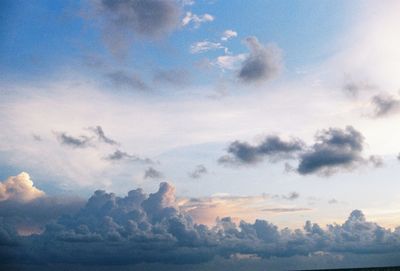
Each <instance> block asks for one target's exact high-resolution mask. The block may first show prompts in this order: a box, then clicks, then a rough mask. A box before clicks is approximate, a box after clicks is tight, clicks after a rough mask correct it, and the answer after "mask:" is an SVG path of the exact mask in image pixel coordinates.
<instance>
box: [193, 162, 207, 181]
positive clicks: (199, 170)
mask: <svg viewBox="0 0 400 271" xmlns="http://www.w3.org/2000/svg"><path fill="white" fill-rule="evenodd" d="M207 173H208V170H207V168H206V167H205V166H204V165H197V166H196V168H195V169H194V170H193V171H192V172H189V176H190V178H193V179H199V178H201V177H202V176H203V175H205V174H207Z"/></svg>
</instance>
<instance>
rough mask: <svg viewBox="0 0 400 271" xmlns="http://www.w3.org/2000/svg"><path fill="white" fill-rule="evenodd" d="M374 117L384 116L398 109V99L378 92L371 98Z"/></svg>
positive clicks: (399, 106)
mask: <svg viewBox="0 0 400 271" xmlns="http://www.w3.org/2000/svg"><path fill="white" fill-rule="evenodd" d="M371 103H372V105H373V107H374V113H373V116H374V117H384V116H388V115H391V114H393V113H397V112H399V111H400V100H399V99H396V98H394V97H393V96H391V95H388V94H379V95H376V96H374V97H372V99H371Z"/></svg>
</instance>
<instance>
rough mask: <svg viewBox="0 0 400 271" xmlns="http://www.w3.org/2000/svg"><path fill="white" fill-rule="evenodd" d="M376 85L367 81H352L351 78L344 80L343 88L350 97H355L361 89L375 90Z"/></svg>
mask: <svg viewBox="0 0 400 271" xmlns="http://www.w3.org/2000/svg"><path fill="white" fill-rule="evenodd" d="M377 88H378V87H377V86H375V85H373V84H371V83H369V82H368V81H365V80H364V81H354V80H352V79H351V78H348V79H347V80H346V83H345V84H344V86H343V90H344V91H345V92H346V93H347V94H349V95H350V96H352V97H357V96H358V95H359V93H360V92H361V91H365V90H375V89H377Z"/></svg>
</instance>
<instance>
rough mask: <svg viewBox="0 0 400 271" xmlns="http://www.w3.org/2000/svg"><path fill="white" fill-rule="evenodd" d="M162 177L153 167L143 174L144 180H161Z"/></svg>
mask: <svg viewBox="0 0 400 271" xmlns="http://www.w3.org/2000/svg"><path fill="white" fill-rule="evenodd" d="M163 177H164V174H162V173H161V172H160V171H158V170H156V169H155V168H153V167H149V168H148V169H146V171H145V172H144V178H145V179H161V178H163Z"/></svg>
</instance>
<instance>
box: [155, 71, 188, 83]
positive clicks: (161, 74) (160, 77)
mask: <svg viewBox="0 0 400 271" xmlns="http://www.w3.org/2000/svg"><path fill="white" fill-rule="evenodd" d="M153 80H154V81H155V82H156V83H159V84H165V83H166V84H169V85H172V86H185V85H187V84H188V83H189V81H190V74H189V73H188V72H187V71H185V70H176V69H171V70H158V71H156V72H155V74H154V76H153Z"/></svg>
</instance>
